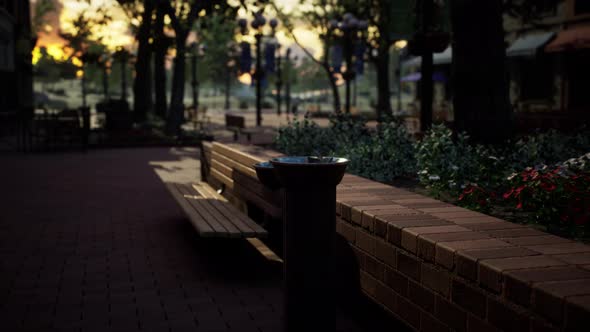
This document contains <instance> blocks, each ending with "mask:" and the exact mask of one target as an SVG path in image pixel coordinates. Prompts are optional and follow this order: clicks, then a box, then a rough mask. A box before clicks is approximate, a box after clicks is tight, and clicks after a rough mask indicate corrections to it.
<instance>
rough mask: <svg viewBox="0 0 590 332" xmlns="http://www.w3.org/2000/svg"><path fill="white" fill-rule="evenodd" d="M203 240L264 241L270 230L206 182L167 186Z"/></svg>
mask: <svg viewBox="0 0 590 332" xmlns="http://www.w3.org/2000/svg"><path fill="white" fill-rule="evenodd" d="M166 188H167V189H168V190H169V191H170V193H171V194H172V197H173V198H174V199H175V200H176V202H177V203H178V204H180V207H181V208H182V210H183V211H184V213H186V215H187V216H188V218H189V220H190V222H191V223H192V225H193V226H194V227H195V229H196V230H197V232H198V233H199V235H200V236H201V237H226V238H252V237H257V238H264V237H267V236H268V233H267V231H266V230H265V229H264V228H262V227H261V226H260V225H258V224H257V223H256V222H254V221H253V220H252V219H250V218H249V217H248V216H246V215H245V214H244V213H242V212H240V211H239V210H238V209H237V208H236V207H234V206H233V205H232V204H230V203H229V202H228V201H227V199H225V198H224V197H223V196H221V195H219V194H217V192H215V190H214V189H213V188H211V187H210V186H209V185H208V184H206V183H193V184H182V183H170V182H169V183H166Z"/></svg>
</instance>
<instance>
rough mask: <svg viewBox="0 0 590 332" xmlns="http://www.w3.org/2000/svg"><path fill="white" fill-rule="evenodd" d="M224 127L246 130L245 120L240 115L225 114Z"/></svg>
mask: <svg viewBox="0 0 590 332" xmlns="http://www.w3.org/2000/svg"><path fill="white" fill-rule="evenodd" d="M225 126H226V127H235V128H240V129H244V128H246V118H244V116H242V115H234V114H225Z"/></svg>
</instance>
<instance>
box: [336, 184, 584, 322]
mask: <svg viewBox="0 0 590 332" xmlns="http://www.w3.org/2000/svg"><path fill="white" fill-rule="evenodd" d="M337 214H338V216H337V231H338V233H340V234H341V235H342V236H343V237H344V238H346V240H347V241H348V242H349V243H350V245H351V246H352V247H353V249H354V252H355V253H356V255H357V259H358V263H359V266H360V269H361V272H360V285H361V288H362V291H363V293H364V294H366V295H367V296H369V297H370V298H371V299H372V300H374V301H376V302H378V303H379V304H381V305H382V306H383V307H384V308H385V309H386V310H388V311H389V312H391V313H392V314H394V315H395V316H397V317H398V318H399V319H401V320H403V321H404V322H406V323H407V324H408V325H409V326H410V327H412V328H414V329H416V330H420V331H450V330H455V331H498V330H500V331H590V322H589V321H588V319H589V318H590V246H587V245H584V244H580V243H576V242H574V241H570V240H567V239H564V238H560V237H557V236H553V235H549V234H547V233H543V232H540V231H537V230H534V229H531V228H529V227H525V226H522V225H517V224H514V223H510V222H506V221H503V220H500V219H497V218H493V217H490V216H486V215H484V214H480V213H477V212H473V211H469V210H466V209H463V208H460V207H456V206H453V205H450V204H446V203H443V202H440V201H437V200H434V199H431V198H428V197H424V196H421V195H418V194H414V193H411V192H408V191H405V190H402V189H398V188H394V187H391V186H387V185H384V184H381V183H377V182H373V181H370V180H367V179H364V178H360V177H357V176H352V175H346V176H345V178H344V180H343V182H342V184H341V185H340V186H339V187H338V194H337Z"/></svg>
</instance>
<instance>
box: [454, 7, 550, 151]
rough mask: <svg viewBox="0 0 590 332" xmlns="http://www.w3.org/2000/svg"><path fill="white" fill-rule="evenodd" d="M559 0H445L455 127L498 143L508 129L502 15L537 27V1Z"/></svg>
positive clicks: (510, 117) (509, 132) (540, 9)
mask: <svg viewBox="0 0 590 332" xmlns="http://www.w3.org/2000/svg"><path fill="white" fill-rule="evenodd" d="M558 2H559V0H552V1H550V2H543V4H541V3H540V2H539V1H537V0H490V1H477V0H451V1H450V4H451V25H452V35H453V64H452V75H453V82H454V90H455V91H457V93H456V94H455V95H454V99H453V107H454V111H455V127H456V130H458V131H466V132H468V133H469V134H470V135H471V136H472V137H473V138H474V139H476V140H477V141H481V142H487V143H501V142H502V141H503V140H504V139H506V138H509V137H511V136H512V134H513V130H512V129H513V128H512V127H513V114H512V109H511V106H510V102H509V97H508V96H509V95H508V79H507V77H506V65H505V62H506V56H505V54H506V53H505V47H506V45H505V43H504V29H503V18H502V15H503V14H507V15H509V16H512V17H515V18H518V19H520V20H521V22H522V24H523V25H524V24H531V25H534V26H540V27H542V26H543V24H542V23H540V22H539V19H540V18H541V17H542V15H541V14H542V12H543V9H544V8H543V5H544V6H547V5H553V6H555V5H557V3H558Z"/></svg>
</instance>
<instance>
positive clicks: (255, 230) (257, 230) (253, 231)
mask: <svg viewBox="0 0 590 332" xmlns="http://www.w3.org/2000/svg"><path fill="white" fill-rule="evenodd" d="M193 188H195V189H196V190H197V191H198V192H199V193H200V194H201V195H203V196H204V197H207V196H209V195H210V196H218V197H219V199H218V200H216V201H212V204H213V205H215V207H216V208H217V209H218V210H219V212H221V213H222V214H223V215H225V216H226V217H227V218H228V219H229V220H231V221H232V222H233V223H234V225H235V226H236V227H238V228H239V229H240V230H241V231H242V232H243V233H244V234H245V235H247V236H248V235H249V236H266V235H267V234H268V233H267V231H266V230H265V229H264V228H262V227H261V226H260V225H258V224H257V223H256V222H254V221H253V220H251V219H250V218H248V217H247V216H246V215H245V214H244V213H242V212H241V211H240V210H238V209H237V208H236V207H234V206H233V205H231V204H230V203H229V202H228V201H227V200H226V199H225V198H224V197H223V196H221V195H219V194H217V193H213V192H212V189H211V187H209V185H207V184H193Z"/></svg>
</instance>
